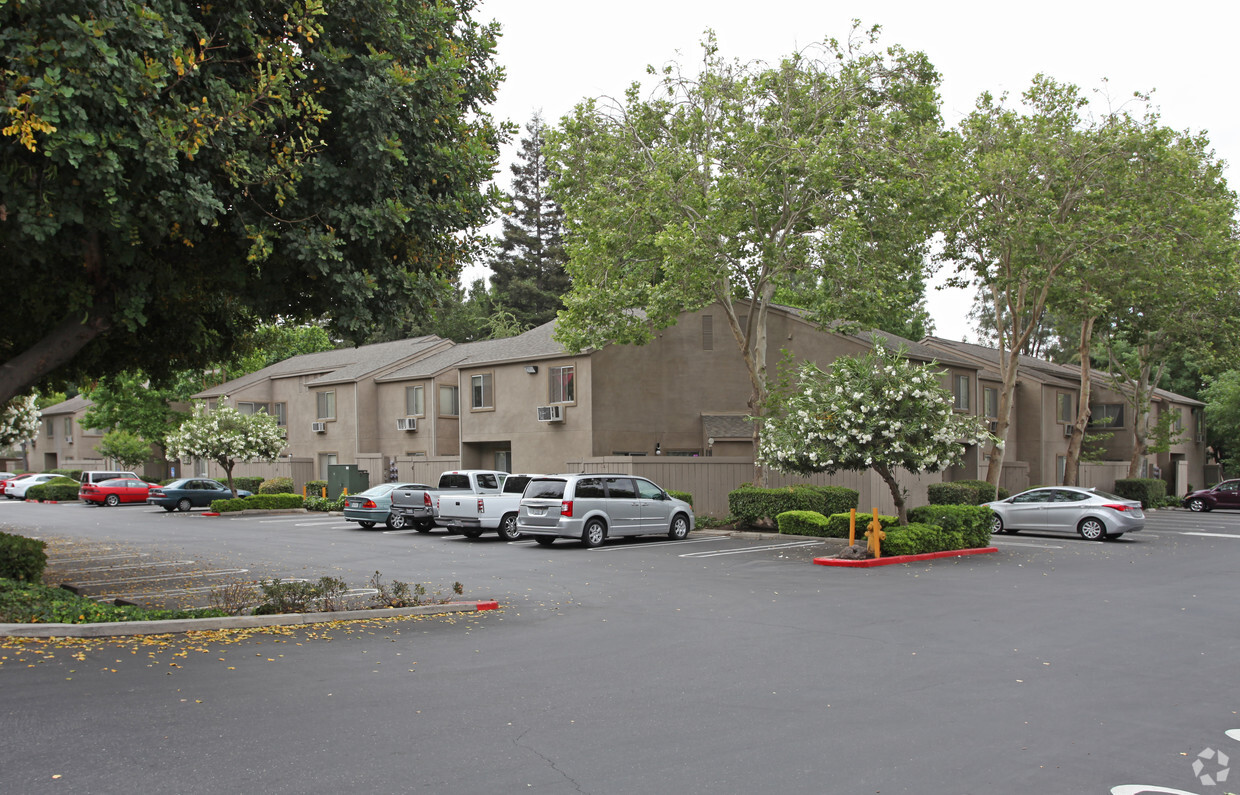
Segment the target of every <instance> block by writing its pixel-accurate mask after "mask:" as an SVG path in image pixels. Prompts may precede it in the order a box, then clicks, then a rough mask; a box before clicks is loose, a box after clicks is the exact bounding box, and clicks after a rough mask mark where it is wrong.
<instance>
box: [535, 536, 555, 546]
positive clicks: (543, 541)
mask: <svg viewBox="0 0 1240 795" xmlns="http://www.w3.org/2000/svg"><path fill="white" fill-rule="evenodd" d="M534 540H535V541H537V542H538V546H540V547H549V546H551V545H552V544H554V543H555V536H534Z"/></svg>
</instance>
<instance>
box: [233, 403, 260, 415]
mask: <svg viewBox="0 0 1240 795" xmlns="http://www.w3.org/2000/svg"><path fill="white" fill-rule="evenodd" d="M237 411H238V412H240V413H241V414H257V413H259V412H260V411H263V412H265V411H267V404H266V403H252V402H248V401H247V402H241V403H238V404H237Z"/></svg>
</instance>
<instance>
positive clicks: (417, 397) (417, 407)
mask: <svg viewBox="0 0 1240 795" xmlns="http://www.w3.org/2000/svg"><path fill="white" fill-rule="evenodd" d="M425 400H426V388H425V387H420V386H407V387H405V415H406V416H409V417H421V416H422V415H423V414H425V413H426V404H425V402H424V401H425Z"/></svg>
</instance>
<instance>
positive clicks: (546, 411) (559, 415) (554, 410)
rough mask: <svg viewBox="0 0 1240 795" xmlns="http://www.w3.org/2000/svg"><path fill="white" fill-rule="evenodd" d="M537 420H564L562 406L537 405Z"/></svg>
mask: <svg viewBox="0 0 1240 795" xmlns="http://www.w3.org/2000/svg"><path fill="white" fill-rule="evenodd" d="M538 421H539V422H564V407H563V406H539V407H538Z"/></svg>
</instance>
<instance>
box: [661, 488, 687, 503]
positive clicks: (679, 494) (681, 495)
mask: <svg viewBox="0 0 1240 795" xmlns="http://www.w3.org/2000/svg"><path fill="white" fill-rule="evenodd" d="M667 494H668V496H669V497H672V498H673V499H677V500H684V501H685V502H687V503H689V505H693V495H692V494H690V493H689V492H687V491H673V490H672V489H668V490H667Z"/></svg>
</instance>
